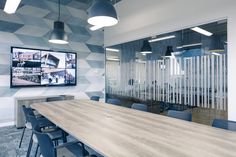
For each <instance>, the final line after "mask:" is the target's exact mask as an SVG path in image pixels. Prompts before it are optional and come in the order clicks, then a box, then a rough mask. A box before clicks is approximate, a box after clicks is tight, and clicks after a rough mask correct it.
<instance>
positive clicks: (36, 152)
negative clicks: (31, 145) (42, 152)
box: [35, 143, 39, 157]
mask: <svg viewBox="0 0 236 157" xmlns="http://www.w3.org/2000/svg"><path fill="white" fill-rule="evenodd" d="M38 149H39V144H38V143H37V147H36V151H35V157H37V154H38Z"/></svg>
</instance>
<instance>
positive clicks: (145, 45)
mask: <svg viewBox="0 0 236 157" xmlns="http://www.w3.org/2000/svg"><path fill="white" fill-rule="evenodd" d="M141 53H142V54H148V53H152V47H151V45H150V43H149V42H148V40H144V41H143V46H142V48H141Z"/></svg>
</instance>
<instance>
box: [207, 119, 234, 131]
mask: <svg viewBox="0 0 236 157" xmlns="http://www.w3.org/2000/svg"><path fill="white" fill-rule="evenodd" d="M212 126H213V127H216V128H221V129H226V130H231V131H236V122H235V121H230V120H224V119H214V120H213V123H212Z"/></svg>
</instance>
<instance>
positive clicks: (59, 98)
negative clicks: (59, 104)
mask: <svg viewBox="0 0 236 157" xmlns="http://www.w3.org/2000/svg"><path fill="white" fill-rule="evenodd" d="M62 100H65V98H64V97H63V96H57V97H49V98H47V99H46V101H47V102H51V101H62Z"/></svg>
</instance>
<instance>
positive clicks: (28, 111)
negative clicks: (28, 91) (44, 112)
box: [19, 105, 53, 148]
mask: <svg viewBox="0 0 236 157" xmlns="http://www.w3.org/2000/svg"><path fill="white" fill-rule="evenodd" d="M22 110H23V113H24V116H25V126H24V127H23V131H22V134H21V138H20V143H19V148H20V147H21V144H22V141H23V137H24V134H25V129H29V130H32V126H31V123H30V122H29V118H28V116H27V115H34V111H33V110H32V109H31V108H27V107H26V106H25V105H23V106H22ZM38 118H39V120H40V123H41V125H43V124H44V125H47V126H48V125H53V124H52V123H51V122H50V121H48V120H47V119H46V118H44V117H40V116H38Z"/></svg>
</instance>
